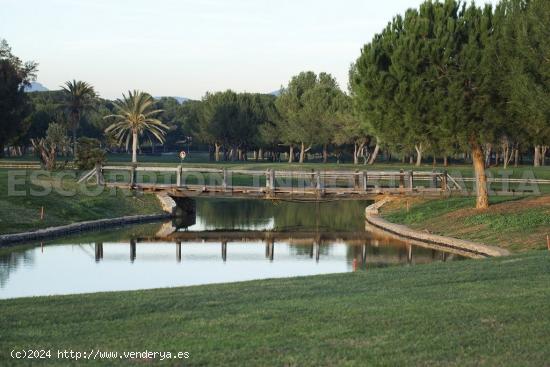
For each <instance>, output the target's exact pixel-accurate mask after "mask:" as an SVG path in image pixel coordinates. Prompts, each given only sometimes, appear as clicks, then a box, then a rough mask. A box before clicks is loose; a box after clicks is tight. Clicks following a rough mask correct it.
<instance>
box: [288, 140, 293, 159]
mask: <svg viewBox="0 0 550 367" xmlns="http://www.w3.org/2000/svg"><path fill="white" fill-rule="evenodd" d="M292 162H294V144H290V148H289V150H288V163H292Z"/></svg>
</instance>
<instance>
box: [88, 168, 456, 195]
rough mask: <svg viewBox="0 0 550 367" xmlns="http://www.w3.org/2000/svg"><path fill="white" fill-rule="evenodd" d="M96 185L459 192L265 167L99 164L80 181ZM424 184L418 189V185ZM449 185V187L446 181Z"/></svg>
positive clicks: (353, 174)
mask: <svg viewBox="0 0 550 367" xmlns="http://www.w3.org/2000/svg"><path fill="white" fill-rule="evenodd" d="M92 178H95V181H96V183H97V184H99V185H106V186H109V187H121V188H131V189H140V190H144V191H151V192H169V193H170V194H171V195H173V196H185V197H193V196H215V197H241V198H242V197H256V198H295V199H301V200H319V199H320V198H324V199H327V198H370V197H372V196H373V195H378V194H401V195H404V194H406V195H415V194H423V195H425V194H428V195H429V194H432V195H440V194H441V193H444V192H446V191H450V190H454V189H457V188H458V185H456V184H455V182H454V180H452V178H450V177H449V176H448V174H447V172H423V171H403V170H401V171H367V170H361V171H359V170H357V171H285V170H273V169H268V170H265V171H254V170H227V169H212V168H184V167H183V166H178V167H142V166H97V167H96V168H95V169H94V170H92V171H90V172H88V173H87V174H86V175H84V176H83V177H82V178H81V181H87V180H90V179H92ZM420 182H422V185H421V186H418V185H417V184H418V183H420ZM449 182H451V185H449V184H448V183H449Z"/></svg>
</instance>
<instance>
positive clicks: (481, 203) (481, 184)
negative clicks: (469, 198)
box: [471, 142, 489, 209]
mask: <svg viewBox="0 0 550 367" xmlns="http://www.w3.org/2000/svg"><path fill="white" fill-rule="evenodd" d="M471 146H472V162H473V165H474V171H475V175H476V190H477V200H476V209H487V208H488V207H489V194H488V192H487V175H486V174H485V157H484V156H483V150H482V149H481V146H480V145H479V144H478V143H477V142H473V143H471Z"/></svg>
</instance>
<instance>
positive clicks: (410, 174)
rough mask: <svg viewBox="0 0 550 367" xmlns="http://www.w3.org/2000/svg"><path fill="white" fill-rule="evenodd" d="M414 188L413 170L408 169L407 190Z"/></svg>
mask: <svg viewBox="0 0 550 367" xmlns="http://www.w3.org/2000/svg"><path fill="white" fill-rule="evenodd" d="M413 190H414V171H413V170H410V172H409V191H413Z"/></svg>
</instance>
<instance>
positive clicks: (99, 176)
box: [95, 163, 105, 185]
mask: <svg viewBox="0 0 550 367" xmlns="http://www.w3.org/2000/svg"><path fill="white" fill-rule="evenodd" d="M95 177H96V183H97V184H98V185H104V184H105V179H104V178H103V167H102V166H101V163H97V164H96V165H95Z"/></svg>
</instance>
